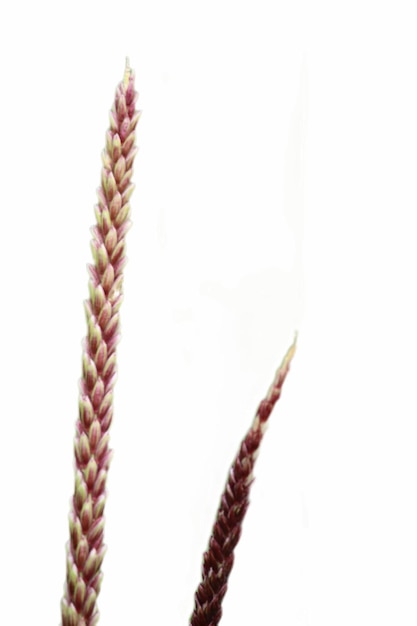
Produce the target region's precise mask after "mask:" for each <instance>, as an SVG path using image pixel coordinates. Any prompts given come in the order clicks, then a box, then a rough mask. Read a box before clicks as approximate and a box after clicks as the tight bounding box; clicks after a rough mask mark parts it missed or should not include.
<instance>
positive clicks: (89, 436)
mask: <svg viewBox="0 0 417 626" xmlns="http://www.w3.org/2000/svg"><path fill="white" fill-rule="evenodd" d="M136 99H137V93H136V92H135V89H134V73H133V71H132V70H131V69H130V67H129V65H128V63H127V64H126V71H125V75H124V79H123V81H122V82H121V83H120V85H119V86H118V87H117V89H116V95H115V101H114V105H113V107H112V110H111V113H110V129H109V130H108V131H107V135H106V148H105V150H104V152H103V169H102V173H101V187H100V188H99V190H98V204H97V206H96V219H97V224H96V225H95V226H94V227H93V228H92V234H93V239H92V243H91V248H92V252H93V258H94V263H93V265H91V266H90V267H89V273H90V281H89V294H90V297H89V299H88V300H87V302H86V304H85V308H86V317H87V337H86V339H85V342H84V346H83V362H82V378H81V383H80V403H79V406H80V410H79V419H78V421H77V425H76V435H75V444H74V450H75V488H74V496H73V498H72V502H71V511H70V518H69V526H70V540H69V543H68V546H67V574H66V584H65V592H64V598H63V600H62V603H61V614H62V626H93V625H94V624H97V621H98V610H97V604H96V601H97V596H98V594H99V591H100V584H101V580H102V573H101V564H102V561H103V557H104V552H105V546H104V544H103V533H104V516H103V514H104V506H105V501H106V477H107V472H108V469H109V463H110V457H111V451H110V448H109V428H110V424H111V421H112V417H113V407H112V405H113V388H114V382H115V374H116V345H117V342H118V337H119V309H120V305H121V302H122V286H123V268H124V265H125V262H126V258H125V237H126V233H127V231H128V229H129V226H130V221H129V213H130V208H129V199H130V196H131V194H132V191H133V185H132V182H131V177H132V165H133V160H134V157H135V154H136V152H137V148H136V147H135V128H136V124H137V122H138V119H139V112H138V111H136V108H135V104H136Z"/></svg>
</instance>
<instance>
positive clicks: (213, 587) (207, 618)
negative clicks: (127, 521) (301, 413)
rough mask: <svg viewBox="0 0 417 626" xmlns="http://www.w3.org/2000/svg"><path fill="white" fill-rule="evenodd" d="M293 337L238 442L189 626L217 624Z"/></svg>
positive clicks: (286, 367) (291, 352) (287, 368)
mask: <svg viewBox="0 0 417 626" xmlns="http://www.w3.org/2000/svg"><path fill="white" fill-rule="evenodd" d="M295 346H296V337H295V338H294V342H293V344H292V345H291V347H290V348H289V350H288V352H287V354H286V355H285V357H284V359H283V361H282V363H281V365H280V367H279V368H278V371H277V373H276V375H275V379H274V382H273V383H272V385H271V387H270V388H269V391H268V393H267V395H266V398H265V399H264V400H262V402H261V403H260V405H259V407H258V410H257V412H256V415H255V418H254V420H253V422H252V426H251V427H250V428H249V430H248V432H247V434H246V437H245V438H244V440H243V441H242V443H241V446H240V449H239V452H238V453H237V455H236V458H235V460H234V461H233V464H232V467H231V469H230V472H229V477H228V480H227V482H226V486H225V489H224V492H223V495H222V497H221V500H220V505H219V508H218V511H217V516H216V520H215V522H214V526H213V531H212V534H211V537H210V541H209V545H208V548H207V550H206V552H205V553H204V556H203V567H202V580H201V583H200V585H199V586H198V588H197V591H196V594H195V600H194V611H193V614H192V615H191V619H190V626H217V624H218V623H219V622H220V619H221V616H222V602H223V598H224V596H225V594H226V591H227V581H228V578H229V575H230V572H231V570H232V567H233V562H234V549H235V547H236V545H237V543H238V541H239V539H240V535H241V532H242V523H243V520H244V517H245V514H246V511H247V509H248V506H249V492H250V487H251V484H252V482H253V468H254V465H255V461H256V457H257V455H258V452H259V447H260V445H261V441H262V438H263V435H264V433H265V430H266V426H267V420H268V418H269V416H270V414H271V412H272V409H273V408H274V406H275V403H276V401H277V400H278V398H279V397H280V396H281V391H282V386H283V384H284V381H285V378H286V376H287V374H288V371H289V368H290V363H291V360H292V358H293V356H294V353H295Z"/></svg>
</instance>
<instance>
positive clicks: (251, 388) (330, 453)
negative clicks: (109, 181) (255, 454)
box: [0, 0, 417, 626]
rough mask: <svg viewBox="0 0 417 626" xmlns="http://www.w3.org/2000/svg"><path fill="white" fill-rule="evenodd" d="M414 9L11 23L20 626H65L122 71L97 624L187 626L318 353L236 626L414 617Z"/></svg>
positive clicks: (8, 455)
mask: <svg viewBox="0 0 417 626" xmlns="http://www.w3.org/2000/svg"><path fill="white" fill-rule="evenodd" d="M413 7H414V3H413V2H409V3H407V2H399V1H396V2H372V1H369V0H361V1H355V0H352V1H350V2H337V1H333V2H332V1H327V2H326V1H324V0H323V1H317V2H306V1H305V2H301V1H299V0H291V1H285V2H277V1H275V2H272V1H266V0H258V1H257V2H236V1H233V0H222V1H217V0H213V1H212V2H206V3H203V2H199V1H196V0H194V1H185V0H177V1H176V2H169V1H166V0H165V1H163V0H154V1H150V0H147V1H146V2H140V1H136V2H127V1H124V0H119V1H118V2H114V3H109V2H106V1H102V2H100V3H98V2H87V1H83V2H79V1H73V2H71V3H70V2H68V3H61V2H46V1H42V0H39V1H37V2H20V3H19V2H15V3H5V4H4V6H3V8H2V9H1V14H0V52H1V54H0V71H1V73H0V79H1V87H0V91H1V103H0V112H1V143H0V165H1V170H0V171H1V173H0V180H1V207H0V210H1V230H0V235H1V245H0V263H1V265H0V267H1V287H2V288H1V310H0V311H1V312H0V316H1V326H0V327H1V330H2V342H1V363H0V369H1V383H0V384H1V398H2V403H1V418H0V419H1V422H0V424H1V455H0V471H1V473H0V488H1V505H0V506H1V511H0V537H1V556H0V602H1V619H0V621H1V622H2V623H4V624H6V623H7V624H8V626H21V625H22V624H58V623H59V619H60V614H59V602H60V598H61V595H62V590H63V582H64V576H65V561H64V560H65V551H64V545H65V542H66V541H67V535H68V527H67V514H68V511H69V499H70V495H71V492H72V487H73V469H72V463H73V460H72V458H73V457H72V455H73V453H72V438H73V433H74V424H75V420H76V417H77V379H78V378H79V376H80V371H81V338H82V337H83V335H84V334H85V320H84V313H83V307H82V301H83V299H84V298H85V297H86V296H87V273H86V269H85V264H86V262H87V261H90V250H89V239H90V233H89V226H90V225H91V224H92V223H93V220H94V213H93V206H94V203H95V189H96V187H97V186H98V183H99V175H100V164H101V161H100V152H101V149H102V147H103V145H104V133H105V130H106V127H107V123H108V110H109V108H110V106H111V103H112V98H113V94H114V89H115V86H116V84H117V83H118V82H119V81H120V80H121V78H122V76H123V70H124V60H125V56H129V57H130V60H131V64H132V66H133V67H134V68H135V71H136V77H137V88H138V90H139V91H140V100H139V107H140V108H141V109H142V110H143V115H142V118H141V121H140V123H139V125H138V143H139V146H140V152H139V155H138V157H137V161H136V166H135V174H134V179H135V182H136V190H135V193H134V196H133V199H132V207H133V208H132V220H133V228H132V230H131V231H130V233H129V235H128V256H129V264H128V266H127V269H126V278H125V301H124V304H123V308H122V341H121V344H120V348H119V379H118V382H117V388H116V397H115V419H114V424H113V427H112V438H111V445H112V448H113V449H114V450H115V456H114V460H113V463H112V466H111V470H110V475H109V482H108V491H109V498H108V505H107V509H106V519H107V522H106V543H107V545H108V553H107V556H106V558H105V561H104V575H105V577H104V582H103V587H102V592H101V594H100V598H99V608H100V612H101V620H100V624H101V625H102V626H116V625H119V624H129V625H130V624H132V625H133V624H138V625H139V624H147V626H157V625H158V626H160V625H162V624H170V626H180V625H185V624H188V618H189V615H190V613H191V611H192V607H193V594H194V591H195V588H196V586H197V583H198V581H199V576H200V564H201V555H202V552H203V550H204V549H205V547H206V543H207V540H208V537H209V532H210V529H211V523H212V521H213V518H214V514H215V510H216V507H217V504H218V499H219V496H220V493H221V490H222V488H223V484H224V481H225V479H226V474H227V470H228V466H229V464H230V462H231V461H232V458H233V455H234V453H235V452H236V450H237V447H238V444H239V441H240V440H241V438H242V437H243V435H244V433H245V431H246V429H247V427H248V426H249V424H250V422H251V419H252V417H253V414H254V412H255V409H256V407H257V404H258V402H259V401H260V400H261V399H262V397H263V395H264V393H265V392H266V390H267V388H268V386H269V384H270V382H271V381H272V378H273V375H274V371H275V368H276V367H277V365H278V364H279V363H280V361H281V358H282V356H283V354H284V352H285V350H286V349H287V347H288V345H289V344H290V342H291V341H292V338H293V333H294V331H295V330H296V329H297V330H298V331H299V340H298V351H297V354H296V356H295V359H294V361H293V365H292V369H291V372H290V375H289V377H288V379H287V382H286V385H285V387H284V392H283V397H282V399H281V401H280V402H279V404H278V405H277V407H276V410H275V411H274V414H273V416H272V420H271V424H270V428H269V430H268V432H267V436H266V439H265V441H264V445H263V449H262V450H261V455H260V457H259V461H258V464H257V467H256V481H255V484H254V487H253V491H252V503H251V507H250V509H249V512H248V515H247V518H246V521H245V526H244V532H243V536H242V540H241V543H240V544H239V547H238V550H237V556H236V563H235V568H234V570H233V574H232V576H231V579H230V587H229V592H228V594H227V596H226V599H225V602H224V617H223V619H222V626H223V625H224V626H228V625H232V624H240V625H242V626H244V625H248V626H249V625H250V624H263V625H265V626H267V625H268V626H269V625H270V624H273V625H277V626H278V625H281V624H285V625H286V626H295V625H297V626H305V625H309V626H333V625H334V624H337V625H339V626H344V625H346V626H347V625H349V626H350V625H352V624H355V625H363V626H369V625H370V624H389V625H392V626H394V625H395V626H397V625H398V624H401V626H409V625H411V624H415V623H416V620H417V602H416V598H417V500H416V493H417V454H416V447H417V437H416V435H417V429H416V419H417V412H416V408H417V407H416V405H417V402H416V373H417V372H416V352H417V336H416V319H417V307H416V297H415V293H416V268H417V265H416V261H417V258H416V257H417V253H416V222H415V213H416V208H417V184H416V181H417V88H416V86H417V38H416V36H415V29H416V15H415V14H414V11H413Z"/></svg>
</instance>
